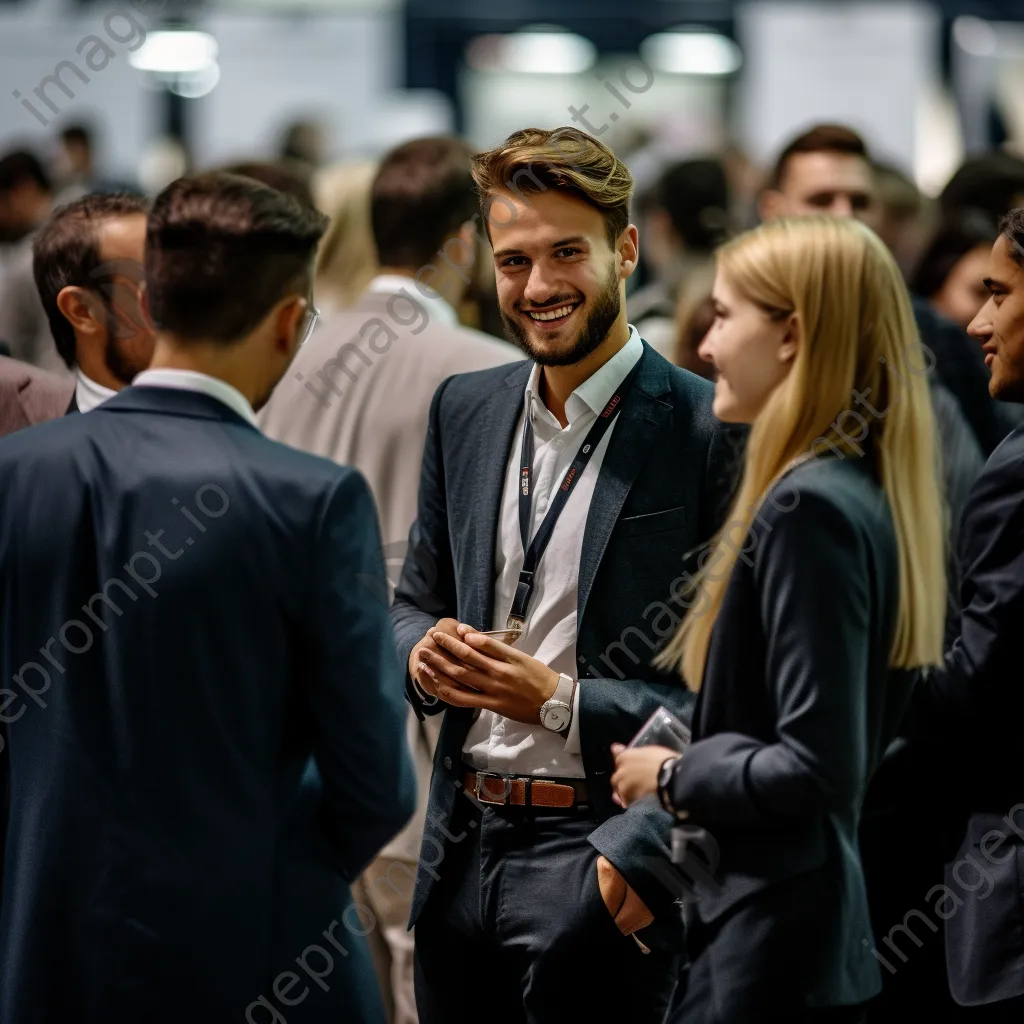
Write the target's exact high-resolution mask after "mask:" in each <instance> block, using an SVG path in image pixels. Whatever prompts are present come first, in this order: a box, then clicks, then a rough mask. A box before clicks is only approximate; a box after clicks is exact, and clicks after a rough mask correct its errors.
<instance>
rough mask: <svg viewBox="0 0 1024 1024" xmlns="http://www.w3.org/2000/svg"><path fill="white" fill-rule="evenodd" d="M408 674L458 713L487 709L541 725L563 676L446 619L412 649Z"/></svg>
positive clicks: (538, 662)
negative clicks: (545, 708)
mask: <svg viewBox="0 0 1024 1024" xmlns="http://www.w3.org/2000/svg"><path fill="white" fill-rule="evenodd" d="M409 672H410V674H411V675H412V677H413V678H414V679H415V680H416V682H417V683H418V684H419V686H420V687H421V689H423V690H424V692H426V693H428V694H430V695H431V696H434V697H437V698H439V699H440V700H443V701H444V702H445V703H446V704H450V705H452V706H453V707H457V708H483V709H484V710H486V711H493V712H495V713H496V714H499V715H501V716H502V717H504V718H510V719H512V720H513V721H516V722H526V723H528V724H531V725H536V724H537V723H539V722H540V708H541V705H542V704H544V702H545V701H547V700H549V699H550V698H551V696H552V695H553V694H554V692H555V689H556V688H557V686H558V673H557V672H555V671H554V670H553V669H550V668H548V666H547V665H545V664H544V663H543V662H540V661H538V660H537V659H536V658H531V657H529V655H526V654H523V653H522V652H521V651H517V650H516V649H515V648H514V647H510V646H509V645H508V644H504V643H502V642H501V641H500V640H496V639H495V638H494V637H491V636H483V635H482V634H480V633H478V632H476V631H475V630H474V629H473V627H472V626H467V625H466V624H465V623H459V622H456V620H455V619H442V620H441V621H440V622H438V623H437V625H436V626H434V627H433V629H430V630H428V631H427V633H426V635H425V636H424V637H423V639H422V640H421V641H420V642H419V643H418V644H417V645H416V646H415V647H414V648H413V650H412V653H411V654H410V656H409Z"/></svg>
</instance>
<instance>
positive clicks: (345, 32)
mask: <svg viewBox="0 0 1024 1024" xmlns="http://www.w3.org/2000/svg"><path fill="white" fill-rule="evenodd" d="M186 29H187V30H189V32H188V33H186V32H183V31H182V30H186ZM169 31H173V32H174V34H173V35H167V34H166V33H167V32H169ZM189 33H192V34H189ZM194 33H203V35H195V34H194ZM630 69H632V70H630ZM645 69H647V70H645ZM623 74H626V75H627V77H628V76H630V75H631V76H632V77H631V78H630V83H631V85H632V88H630V85H628V84H626V83H624V82H623V81H622V75H623ZM648 78H650V81H648ZM1022 85H1024V4H1022V3H1020V2H1019V0H988V2H981V0H978V2H972V0H942V2H934V0H933V2H928V0H874V2H872V0H863V2H861V0H858V2H842V0H829V2H823V0H817V2H814V0H760V2H759V0H747V2H734V0H644V2H637V3H634V4H623V3H621V2H619V0H500V2H495V0H404V2H403V0H245V2H244V3H242V2H231V0H224V2H216V0H188V2H178V0H135V3H134V4H133V3H129V2H124V3H120V4H117V3H110V2H105V0H15V2H12V0H3V2H0V149H9V148H11V147H12V146H16V145H21V144H30V145H32V146H34V147H36V148H42V147H47V146H51V145H52V142H53V138H54V133H55V131H56V130H57V129H59V128H60V127H61V126H62V124H64V123H66V122H70V121H76V122H78V121H88V122H90V123H92V124H93V125H94V127H95V128H96V129H97V131H98V134H99V140H100V144H101V153H100V158H101V160H102V163H103V166H104V170H105V171H106V173H108V174H110V175H113V176H121V177H129V178H137V177H138V176H139V174H140V170H142V171H144V170H145V168H144V166H143V165H144V164H145V162H146V161H147V160H149V161H154V160H156V161H157V162H159V159H160V157H161V155H164V156H165V155H166V148H167V145H168V142H167V140H169V139H170V140H175V141H176V142H177V143H179V144H180V145H181V146H182V147H183V149H184V151H185V154H186V156H187V158H188V159H189V160H190V161H191V162H192V164H193V165H196V166H201V165H208V164H212V163H217V162H221V161H224V160H232V159H236V158H240V157H243V156H249V155H251V154H253V153H255V152H260V153H269V152H272V151H274V150H276V149H277V148H278V147H279V145H280V143H281V138H282V134H283V133H284V132H285V130H286V127H287V126H288V125H289V124H290V123H293V122H297V121H303V122H309V123H311V124H313V125H315V126H316V132H317V136H318V138H317V143H316V144H317V145H318V146H319V147H320V155H321V157H322V159H323V160H324V161H325V162H329V161H334V160H338V159H343V158H362V157H372V156H374V155H375V154H377V153H379V152H381V151H382V150H384V149H385V148H387V147H388V146H390V145H392V144H393V143H395V142H397V141H401V140H402V139H404V138H409V137H411V136H414V135H418V134H423V133H425V132H437V131H459V132H462V133H464V134H466V135H467V136H468V137H469V138H470V139H471V140H472V141H473V142H474V143H476V144H478V145H480V146H486V145H489V144H491V143H493V142H495V141H496V140H498V139H500V138H501V137H503V136H505V135H507V134H508V133H509V132H510V131H511V130H513V129H514V128H516V127H521V126H523V125H525V124H536V125H540V126H555V125H557V124H569V123H576V124H578V125H579V126H580V127H585V124H584V123H582V122H581V121H580V120H579V118H580V117H583V118H586V120H587V122H588V123H589V124H591V125H592V126H594V127H595V128H597V127H600V126H606V129H605V131H604V132H603V133H602V137H603V138H605V139H606V140H607V141H609V142H610V143H612V144H613V145H614V146H616V147H617V148H619V149H623V150H625V151H626V152H628V153H630V154H635V166H636V172H637V174H638V177H640V178H641V179H642V178H643V175H644V173H645V168H646V167H648V166H650V167H652V168H653V167H654V166H656V165H658V164H660V163H661V162H663V161H664V160H665V159H669V158H672V157H676V156H685V155H687V154H689V153H695V152H702V151H707V150H721V149H723V148H726V147H735V149H736V150H737V151H739V152H741V153H743V154H744V155H745V156H746V157H748V158H749V159H750V160H752V161H754V162H757V161H762V160H764V159H765V158H766V157H767V156H768V154H770V153H771V152H772V151H773V150H774V149H775V148H777V147H778V145H779V143H780V142H781V141H782V140H783V139H784V138H785V137H787V136H788V135H790V134H792V132H793V131H795V130H798V129H799V128H800V127H801V126H803V125H806V124H809V123H811V122H813V121H820V120H841V121H844V122H846V123H850V124H852V125H854V126H856V127H859V128H860V129H862V130H863V132H864V133H865V135H866V136H867V138H868V141H869V142H870V143H871V144H872V145H873V147H874V148H875V149H876V150H877V152H878V153H879V154H880V155H882V156H884V157H885V158H886V159H887V160H889V161H891V162H893V163H895V164H897V165H898V166H900V167H901V168H903V169H904V170H905V171H906V172H907V173H908V174H909V175H911V176H912V177H913V178H914V180H916V181H917V182H918V184H919V185H921V186H922V187H923V188H924V189H925V190H926V191H928V190H930V191H934V190H936V189H937V188H938V187H940V186H941V185H942V183H943V182H944V181H945V179H946V178H947V177H948V175H949V172H950V171H951V170H952V168H954V167H955V166H956V165H957V164H958V163H959V162H960V160H961V159H962V158H963V156H964V155H965V154H967V153H970V152H972V151H980V150H984V149H987V148H990V147H991V146H992V145H1001V144H1004V143H1005V144H1008V145H1010V146H1014V145H1020V144H1021V143H1022V142H1024V89H1022V88H1021V86H1022ZM574 118H575V119H576V120H575V122H574ZM147 166H148V165H147ZM142 176H143V178H144V177H145V173H143V175H142Z"/></svg>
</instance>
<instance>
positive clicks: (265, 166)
mask: <svg viewBox="0 0 1024 1024" xmlns="http://www.w3.org/2000/svg"><path fill="white" fill-rule="evenodd" d="M299 166H301V165H299ZM219 169H220V170H221V171H223V172H224V173H225V174H241V175H242V177H243V178H254V179H255V180H256V181H260V182H262V183H263V184H264V185H267V186H268V187H270V188H276V189H277V191H278V192H284V193H285V195H289V196H292V197H293V198H295V199H298V201H299V202H300V203H303V204H305V205H306V206H316V203H315V202H314V201H313V191H312V189H311V188H310V187H309V175H308V174H307V173H303V172H302V171H300V170H298V169H297V167H296V166H295V165H294V163H293V164H292V165H288V164H285V163H275V162H272V161H269V160H267V161H263V160H251V161H243V162H242V163H237V164H229V165H228V166H227V167H221V168H219Z"/></svg>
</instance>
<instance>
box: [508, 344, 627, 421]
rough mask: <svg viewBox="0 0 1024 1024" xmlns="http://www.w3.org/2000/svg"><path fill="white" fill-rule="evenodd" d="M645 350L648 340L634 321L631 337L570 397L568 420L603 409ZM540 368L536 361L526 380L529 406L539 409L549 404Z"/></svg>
mask: <svg viewBox="0 0 1024 1024" xmlns="http://www.w3.org/2000/svg"><path fill="white" fill-rule="evenodd" d="M643 354H644V343H643V342H642V341H641V340H640V335H639V333H638V332H637V329H636V328H635V327H634V326H633V325H632V324H630V325H629V341H627V342H626V344H625V345H623V346H622V348H620V349H619V351H618V352H616V353H615V355H613V356H612V357H611V359H609V360H608V362H607V363H605V364H604V366H602V367H600V369H598V370H597V371H596V372H594V373H593V374H591V375H590V376H589V377H588V378H587V379H586V380H585V381H584V382H583V383H582V384H581V385H580V386H579V387H578V388H577V389H576V390H575V391H574V392H573V393H572V394H571V395H570V396H569V397H568V399H566V402H565V415H566V418H567V419H568V421H569V422H570V423H572V421H573V420H575V419H576V417H577V416H579V415H580V413H582V412H585V411H586V410H587V409H589V410H590V411H592V412H593V413H594V414H595V415H596V414H598V413H600V412H601V410H602V409H604V407H605V406H606V405H607V404H608V401H609V399H611V397H612V395H614V394H615V389H616V388H617V387H618V386H619V385H620V384H621V383H622V382H623V381H624V380H625V379H626V376H627V374H628V373H629V371H630V370H632V369H633V367H634V366H636V364H637V363H638V362H640V357H641V356H642V355H643ZM540 371H541V368H540V366H539V365H535V366H534V367H533V372H532V373H531V374H530V379H529V380H528V381H527V382H526V407H527V409H529V408H530V407H531V406H533V407H534V408H535V410H536V411H537V412H540V411H541V410H543V411H544V412H547V406H545V405H544V403H543V401H542V400H541V397H540V391H539V386H540ZM534 400H536V405H534ZM548 416H551V413H550V412H548ZM552 419H553V417H552Z"/></svg>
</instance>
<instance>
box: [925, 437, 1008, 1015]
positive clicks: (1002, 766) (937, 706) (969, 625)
mask: <svg viewBox="0 0 1024 1024" xmlns="http://www.w3.org/2000/svg"><path fill="white" fill-rule="evenodd" d="M959 547H960V571H961V577H962V583H961V587H960V603H961V607H962V609H963V610H962V612H961V615H960V635H959V637H958V638H957V640H956V642H955V643H954V644H953V646H952V648H951V650H950V651H949V652H948V653H947V654H946V659H945V663H944V665H943V667H942V669H941V670H940V671H938V672H935V673H932V674H930V675H927V676H923V677H922V678H921V680H920V681H919V683H918V685H917V687H916V688H915V691H914V703H913V706H912V713H911V715H910V719H909V730H910V732H911V735H912V737H913V738H917V739H920V740H923V741H925V742H930V743H933V744H939V745H941V747H942V749H943V750H944V751H945V755H946V758H947V759H952V761H953V764H954V771H955V772H956V774H957V776H958V777H959V781H960V794H959V796H960V798H961V800H962V809H963V811H964V812H965V814H966V823H964V822H961V823H960V829H959V833H960V839H961V842H960V849H959V850H958V851H957V852H956V853H955V854H953V855H952V858H951V860H950V862H949V865H948V868H947V876H946V885H947V886H948V888H949V890H950V891H951V893H952V894H953V898H947V899H946V901H945V902H943V901H942V900H940V899H939V898H938V896H939V894H938V893H934V892H933V893H931V894H929V897H928V902H927V903H925V904H923V906H924V912H925V913H926V914H927V915H929V916H930V917H931V918H933V919H934V922H936V923H937V922H939V921H941V920H945V932H946V955H947V966H948V969H949V982H950V990H951V992H952V994H953V997H954V999H956V1001H957V1002H959V1003H962V1004H964V1005H967V1006H973V1005H976V1004H984V1003H990V1002H997V1001H1002V1000H1005V999H1011V998H1014V997H1017V996H1021V995H1024V768H1022V767H1021V765H1022V761H1021V752H1020V728H1021V721H1022V720H1024V671H1022V668H1021V651H1020V637H1019V636H1018V634H1017V631H1018V630H1019V629H1020V628H1021V624H1022V622H1024V427H1018V428H1017V429H1016V430H1015V431H1014V432H1013V433H1012V434H1010V436H1009V437H1007V438H1006V440H1005V441H1003V443H1002V444H1001V445H1000V446H999V447H998V448H997V449H996V450H995V451H994V452H993V453H992V456H991V458H990V459H989V460H988V463H987V464H986V466H985V469H984V471H983V472H982V474H981V476H980V477H979V478H978V480H977V483H976V484H975V485H974V489H973V490H972V492H971V496H970V498H969V499H968V501H967V505H966V507H965V509H964V516H963V524H962V526H961V529H960V545H959ZM918 903H919V904H920V900H919V901H918ZM936 907H937V908H938V911H939V912H938V913H936ZM919 930H920V929H919Z"/></svg>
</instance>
